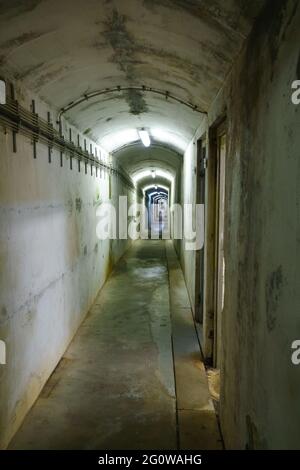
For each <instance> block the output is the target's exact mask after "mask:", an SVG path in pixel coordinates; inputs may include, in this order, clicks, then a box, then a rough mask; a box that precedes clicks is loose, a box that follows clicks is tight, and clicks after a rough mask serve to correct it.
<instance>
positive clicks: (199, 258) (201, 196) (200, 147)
mask: <svg viewBox="0 0 300 470" xmlns="http://www.w3.org/2000/svg"><path fill="white" fill-rule="evenodd" d="M205 158H206V142H205V139H199V140H198V142H197V178H196V180H197V182H196V185H197V186H196V204H204V201H205ZM203 230H204V227H203ZM195 263H196V266H195V269H196V271H195V320H196V322H198V323H201V324H202V323H203V299H204V247H202V248H201V249H200V250H196V257H195Z"/></svg>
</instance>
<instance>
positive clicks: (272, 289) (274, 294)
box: [265, 266, 283, 331]
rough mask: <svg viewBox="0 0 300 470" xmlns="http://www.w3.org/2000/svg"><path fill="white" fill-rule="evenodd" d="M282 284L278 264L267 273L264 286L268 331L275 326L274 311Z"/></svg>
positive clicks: (280, 268) (280, 270)
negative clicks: (273, 269)
mask: <svg viewBox="0 0 300 470" xmlns="http://www.w3.org/2000/svg"><path fill="white" fill-rule="evenodd" d="M282 285H283V274H282V266H278V268H277V269H276V270H275V271H273V272H272V273H271V274H270V275H269V277H268V279H267V281H266V287H265V296H266V315H267V327H268V330H269V331H272V330H273V329H274V328H275V326H276V320H277V318H276V311H277V307H278V302H279V300H280V297H281V293H282Z"/></svg>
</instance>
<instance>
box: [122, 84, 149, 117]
mask: <svg viewBox="0 0 300 470" xmlns="http://www.w3.org/2000/svg"><path fill="white" fill-rule="evenodd" d="M124 97H125V100H126V102H127V103H128V106H129V109H130V113H131V114H133V115H134V116H138V115H139V114H143V113H147V112H148V106H147V103H146V101H145V99H144V97H143V95H142V93H141V92H140V91H138V90H128V91H126V92H124Z"/></svg>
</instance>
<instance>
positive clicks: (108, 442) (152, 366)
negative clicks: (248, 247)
mask: <svg viewBox="0 0 300 470" xmlns="http://www.w3.org/2000/svg"><path fill="white" fill-rule="evenodd" d="M174 372H175V375H174ZM9 448H11V449H117V448H119V449H220V448H222V444H221V439H220V434H219V430H218V425H217V420H216V415H215V412H214V408H213V405H212V401H211V399H210V396H209V392H208V385H207V378H206V373H205V369H204V366H203V363H202V361H201V353H200V348H199V343H198V338H197V335H196V330H195V327H194V323H193V319H192V314H191V309H190V304H189V300H188V296H187V292H186V288H185V284H184V280H183V275H182V272H181V269H180V267H179V264H178V260H177V258H176V255H175V252H174V249H173V246H172V243H171V242H169V241H168V242H165V241H151V240H149V241H148V240H146V241H138V242H136V243H135V244H134V245H133V247H132V248H131V249H130V250H129V251H128V252H127V253H126V255H125V256H124V257H123V258H122V259H121V261H120V262H119V263H118V265H117V266H116V268H115V270H114V272H113V273H112V275H111V276H110V278H109V279H108V281H107V283H106V284H105V286H104V288H103V289H102V290H101V292H100V293H99V295H98V297H97V299H96V301H95V303H94V305H93V307H92V308H91V310H90V312H89V314H88V316H87V318H86V319H85V321H84V322H83V324H82V325H81V327H80V328H79V330H78V332H77V334H76V336H75V338H74V339H73V341H72V343H71V344H70V346H69V348H68V349H67V351H66V353H65V355H64V357H63V358H62V360H61V361H60V363H59V365H58V366H57V368H56V369H55V371H54V373H53V374H52V376H51V377H50V379H49V380H48V382H47V384H46V385H45V387H44V389H43V391H42V393H41V395H40V397H39V398H38V400H37V401H36V403H35V405H34V406H33V408H32V409H31V411H30V412H29V414H28V415H27V417H26V419H25V421H24V422H23V424H22V426H21V428H20V429H19V431H18V432H17V434H16V435H15V437H14V438H13V440H12V442H11V444H10V446H9Z"/></svg>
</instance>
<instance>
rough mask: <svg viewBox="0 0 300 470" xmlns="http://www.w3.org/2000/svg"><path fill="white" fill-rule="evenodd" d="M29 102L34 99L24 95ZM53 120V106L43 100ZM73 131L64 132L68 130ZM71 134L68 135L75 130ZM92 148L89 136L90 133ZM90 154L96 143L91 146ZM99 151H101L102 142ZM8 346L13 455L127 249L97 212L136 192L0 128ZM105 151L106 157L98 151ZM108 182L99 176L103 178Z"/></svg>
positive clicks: (2, 318)
mask: <svg viewBox="0 0 300 470" xmlns="http://www.w3.org/2000/svg"><path fill="white" fill-rule="evenodd" d="M16 98H17V99H18V100H19V101H20V104H23V105H24V106H27V108H28V107H29V103H30V101H31V98H32V97H31V96H29V95H27V94H25V93H24V92H23V91H21V90H17V96H16ZM36 106H37V109H36V111H37V112H38V113H39V114H40V115H41V116H43V117H46V116H47V109H48V108H47V106H46V105H45V104H44V103H42V102H41V101H39V100H37V101H36ZM66 131H67V129H66V125H65V132H66ZM66 133H67V132H66ZM81 142H83V136H81ZM87 145H88V148H89V145H90V141H87ZM93 147H94V145H93ZM0 148H1V159H0V201H1V209H0V211H1V212H0V227H1V229H0V250H1V251H0V259H1V265H0V266H1V267H0V293H1V303H0V339H1V340H4V341H5V342H6V347H7V364H6V365H5V366H1V368H0V423H1V425H0V447H1V448H4V447H5V446H6V445H7V443H8V441H9V439H10V438H11V436H12V435H13V433H14V432H15V431H16V430H17V428H18V427H19V425H20V423H21V421H22V419H23V417H24V415H25V414H26V412H27V411H28V409H29V408H30V407H31V405H32V404H33V402H34V401H35V399H36V397H37V396H38V394H39V392H40V390H41V388H42V387H43V385H44V383H45V381H46V380H47V378H48V377H49V375H50V374H51V372H52V371H53V369H54V368H55V366H56V364H57V363H58V361H59V360H60V358H61V356H62V354H63V353H64V351H65V349H66V347H67V345H68V343H69V342H70V340H71V339H72V337H73V335H74V334H75V332H76V330H77V328H78V326H79V324H80V323H81V321H82V320H83V318H84V316H85V314H86V313H87V311H88V309H89V307H90V306H91V304H92V302H93V300H94V298H95V296H96V294H97V292H98V291H99V289H100V288H101V286H102V285H103V283H104V282H105V279H106V277H107V275H108V272H109V270H110V269H111V267H112V264H113V262H115V261H116V260H117V259H118V258H119V257H120V256H121V255H122V253H123V252H124V250H125V249H126V248H127V246H128V242H127V241H121V242H119V243H118V246H117V247H114V246H113V245H112V244H111V243H110V241H101V240H99V239H97V237H96V231H95V229H96V223H97V217H96V208H97V207H98V206H99V204H101V202H104V201H106V200H107V199H108V197H109V195H110V192H111V193H113V194H116V193H120V194H127V193H128V194H129V196H130V198H132V197H134V194H133V193H132V192H131V191H129V190H128V188H127V187H126V186H125V185H124V184H123V183H122V182H121V180H120V179H119V178H118V177H117V176H112V177H111V179H112V180H111V190H110V189H109V176H108V174H106V176H104V174H103V173H102V176H101V178H99V176H98V178H96V177H95V169H94V175H93V176H91V172H90V166H88V173H87V175H85V173H84V164H83V163H82V164H81V172H80V173H79V172H78V167H77V161H76V160H75V159H74V160H73V170H70V167H69V159H68V157H64V166H63V167H62V168H61V167H60V163H59V154H58V152H57V151H56V150H54V151H53V153H52V163H51V164H49V163H48V148H47V146H45V145H44V144H38V145H37V159H36V160H34V159H33V150H32V145H31V142H30V140H29V139H27V138H25V137H22V136H21V135H18V136H17V153H13V152H12V135H11V132H10V131H8V132H7V133H6V134H5V133H4V130H3V129H2V128H0ZM98 154H99V153H98ZM98 175H99V173H98Z"/></svg>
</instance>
